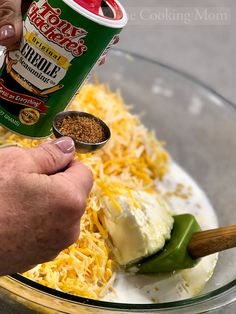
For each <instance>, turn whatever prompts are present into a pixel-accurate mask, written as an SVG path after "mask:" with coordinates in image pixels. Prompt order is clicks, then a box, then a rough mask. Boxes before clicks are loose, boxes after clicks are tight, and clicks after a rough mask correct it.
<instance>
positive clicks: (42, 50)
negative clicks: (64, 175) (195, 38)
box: [0, 0, 127, 138]
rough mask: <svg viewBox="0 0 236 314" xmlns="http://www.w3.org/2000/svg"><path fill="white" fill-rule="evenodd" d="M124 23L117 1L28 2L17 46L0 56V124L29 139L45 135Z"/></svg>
mask: <svg viewBox="0 0 236 314" xmlns="http://www.w3.org/2000/svg"><path fill="white" fill-rule="evenodd" d="M96 3H98V4H99V3H101V5H100V6H98V7H96V6H94V5H95V4H96ZM126 22H127V16H126V13H125V11H124V9H123V7H122V6H121V4H120V3H119V2H118V1H117V0H104V1H102V2H101V1H100V0H60V1H58V0H38V1H33V2H32V4H31V6H30V8H29V10H28V12H27V14H26V16H25V20H24V29H23V38H22V42H21V44H20V47H19V49H18V50H15V51H8V52H6V53H5V55H4V56H3V57H4V58H5V60H4V63H3V66H2V67H1V70H0V124H1V125H2V126H4V127H6V128H8V129H9V130H11V131H13V132H16V133H19V134H23V135H25V136H29V137H37V138H40V137H47V136H49V135H50V134H51V127H52V121H53V118H54V116H55V115H56V114H57V113H58V112H60V111H63V110H64V109H65V108H66V106H67V105H68V103H69V102H70V100H71V98H72V97H73V96H74V94H75V93H76V91H77V90H78V89H79V87H80V86H81V85H82V83H83V82H84V80H85V79H86V77H87V76H88V74H89V73H90V71H91V70H92V68H93V67H94V65H96V64H97V63H98V61H99V59H100V58H101V56H103V55H104V53H106V51H107V50H108V49H109V48H110V46H111V45H112V44H113V43H114V42H115V41H116V40H117V37H118V34H119V33H120V32H121V30H122V28H123V27H124V26H125V24H126ZM0 63H1V62H0Z"/></svg>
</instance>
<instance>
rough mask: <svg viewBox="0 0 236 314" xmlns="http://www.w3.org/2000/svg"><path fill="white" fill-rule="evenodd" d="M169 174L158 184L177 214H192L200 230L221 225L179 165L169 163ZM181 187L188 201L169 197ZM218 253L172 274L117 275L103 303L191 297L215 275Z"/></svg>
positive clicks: (198, 188) (152, 301)
mask: <svg viewBox="0 0 236 314" xmlns="http://www.w3.org/2000/svg"><path fill="white" fill-rule="evenodd" d="M169 168H170V171H169V173H168V174H167V175H166V176H165V177H164V179H163V181H158V182H157V187H158V190H159V191H160V193H161V194H163V195H165V198H166V200H167V202H168V203H169V205H170V207H171V209H172V210H173V212H174V213H175V214H183V213H190V214H193V215H194V216H195V218H196V219H197V221H198V223H199V224H200V226H201V228H202V229H203V230H204V229H212V228H216V227H217V226H218V222H217V217H216V215H215V213H214V210H213V208H212V206H211V204H210V202H209V200H208V199H207V197H206V195H205V194H204V192H203V191H202V190H201V188H200V187H199V186H198V185H197V184H196V182H195V181H194V180H193V179H192V178H191V177H190V176H189V175H188V174H187V173H186V172H185V171H184V170H183V169H182V168H180V167H179V166H178V165H176V164H175V163H173V162H172V163H171V164H170V167H169ZM179 184H181V191H180V192H181V194H185V193H187V194H189V193H191V195H188V198H183V197H180V196H174V195H170V196H168V197H167V196H166V192H174V191H175V190H176V187H177V186H178V185H179ZM217 256H218V254H213V255H210V256H207V257H204V258H202V259H201V261H200V262H199V263H198V264H197V265H196V266H195V267H194V268H191V269H186V270H181V271H177V272H175V273H173V274H158V275H153V274H152V275H135V274H129V273H119V274H117V277H116V280H115V283H114V290H115V291H114V293H112V294H109V295H108V296H106V298H105V299H104V300H106V301H112V302H121V303H131V304H132V303H135V304H142V303H143V304H144V303H146V304H147V303H160V302H161V303H162V302H172V301H177V300H183V299H187V298H191V297H193V296H195V295H197V294H198V293H200V291H201V290H202V289H203V288H204V286H205V285H206V283H207V281H208V280H209V279H210V277H211V276H212V274H213V271H214V268H215V266H216V262H217Z"/></svg>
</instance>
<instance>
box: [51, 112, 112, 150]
mask: <svg viewBox="0 0 236 314" xmlns="http://www.w3.org/2000/svg"><path fill="white" fill-rule="evenodd" d="M53 133H54V135H55V136H56V137H57V138H58V137H62V136H70V137H71V138H72V139H73V140H74V142H75V147H76V150H77V151H78V152H80V153H91V152H94V151H96V150H98V149H100V148H102V147H103V146H104V145H105V144H106V143H107V142H108V140H109V139H110V137H111V132H110V129H109V127H108V126H107V125H106V124H105V122H103V121H102V120H101V119H99V118H97V117H95V116H94V115H92V114H89V113H87V112H80V111H64V112H60V113H59V114H57V115H56V116H55V118H54V121H53Z"/></svg>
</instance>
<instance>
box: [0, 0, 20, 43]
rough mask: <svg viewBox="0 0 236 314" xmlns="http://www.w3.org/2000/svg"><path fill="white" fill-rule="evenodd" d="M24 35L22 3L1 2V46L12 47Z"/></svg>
mask: <svg viewBox="0 0 236 314" xmlns="http://www.w3.org/2000/svg"><path fill="white" fill-rule="evenodd" d="M21 35H22V16H21V1H19V0H17V1H16V0H1V2H0V45H2V46H7V47H11V46H13V45H14V44H16V42H18V41H19V40H20V38H21Z"/></svg>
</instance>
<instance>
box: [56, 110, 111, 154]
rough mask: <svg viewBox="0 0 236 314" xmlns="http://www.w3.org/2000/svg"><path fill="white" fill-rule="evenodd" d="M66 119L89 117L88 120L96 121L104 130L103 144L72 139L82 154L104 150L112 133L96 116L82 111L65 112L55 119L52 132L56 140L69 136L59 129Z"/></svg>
mask: <svg viewBox="0 0 236 314" xmlns="http://www.w3.org/2000/svg"><path fill="white" fill-rule="evenodd" d="M66 117H87V118H90V119H93V120H95V121H96V122H97V123H98V124H100V125H101V126H102V128H103V133H104V140H103V141H101V142H98V143H90V142H83V141H79V140H77V139H75V138H74V137H72V136H71V138H72V139H73V141H74V143H75V148H76V150H77V151H78V152H79V153H81V154H86V153H91V152H94V151H96V150H98V149H100V148H102V147H103V146H104V145H105V144H106V143H107V142H108V140H109V139H110V137H111V132H110V129H109V127H108V126H107V125H106V124H105V122H104V121H102V120H101V119H99V118H97V117H95V116H94V115H92V114H89V113H87V112H81V111H63V112H59V113H58V114H57V115H56V116H55V117H54V120H53V125H52V131H53V134H54V135H55V137H56V138H59V137H62V136H68V135H67V134H65V133H64V134H62V132H61V131H60V129H59V128H58V123H59V122H60V121H62V120H63V119H64V118H66Z"/></svg>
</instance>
